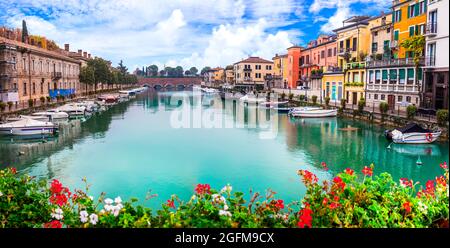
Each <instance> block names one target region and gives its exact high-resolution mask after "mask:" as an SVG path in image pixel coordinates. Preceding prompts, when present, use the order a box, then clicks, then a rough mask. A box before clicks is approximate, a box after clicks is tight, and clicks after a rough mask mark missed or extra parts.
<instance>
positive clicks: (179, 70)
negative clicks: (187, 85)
mask: <svg viewBox="0 0 450 248" xmlns="http://www.w3.org/2000/svg"><path fill="white" fill-rule="evenodd" d="M183 73H184V71H183V67H181V66H177V67H175V76H176V77H183Z"/></svg>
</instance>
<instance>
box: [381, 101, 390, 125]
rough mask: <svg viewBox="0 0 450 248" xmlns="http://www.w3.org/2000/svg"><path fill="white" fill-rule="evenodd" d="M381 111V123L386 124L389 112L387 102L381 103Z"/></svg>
mask: <svg viewBox="0 0 450 248" xmlns="http://www.w3.org/2000/svg"><path fill="white" fill-rule="evenodd" d="M379 109H380V112H381V122H384V118H385V116H386V113H387V112H388V110H389V104H387V102H380V105H379Z"/></svg>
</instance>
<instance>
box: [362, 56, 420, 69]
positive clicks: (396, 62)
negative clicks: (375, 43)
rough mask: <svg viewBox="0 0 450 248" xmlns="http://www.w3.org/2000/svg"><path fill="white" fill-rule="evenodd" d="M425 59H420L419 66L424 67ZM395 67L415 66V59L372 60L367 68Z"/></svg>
mask: <svg viewBox="0 0 450 248" xmlns="http://www.w3.org/2000/svg"><path fill="white" fill-rule="evenodd" d="M424 64H425V61H424V58H420V60H419V65H424ZM391 66H392V67H393V66H415V63H414V59H413V58H404V59H383V60H372V61H369V62H367V65H366V67H367V68H376V67H391Z"/></svg>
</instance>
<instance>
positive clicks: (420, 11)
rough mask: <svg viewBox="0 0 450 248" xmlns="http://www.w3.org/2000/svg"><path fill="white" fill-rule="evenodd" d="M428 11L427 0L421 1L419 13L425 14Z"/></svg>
mask: <svg viewBox="0 0 450 248" xmlns="http://www.w3.org/2000/svg"><path fill="white" fill-rule="evenodd" d="M426 11H427V5H426V3H425V1H422V2H420V3H419V14H420V15H421V14H423V13H425V12H426Z"/></svg>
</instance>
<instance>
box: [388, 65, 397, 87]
mask: <svg viewBox="0 0 450 248" xmlns="http://www.w3.org/2000/svg"><path fill="white" fill-rule="evenodd" d="M389 82H390V83H391V84H396V83H397V70H396V69H390V70H389Z"/></svg>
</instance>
